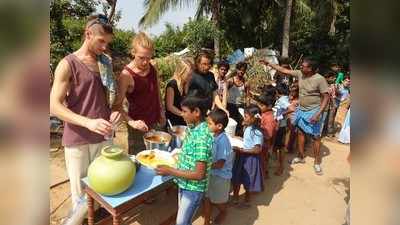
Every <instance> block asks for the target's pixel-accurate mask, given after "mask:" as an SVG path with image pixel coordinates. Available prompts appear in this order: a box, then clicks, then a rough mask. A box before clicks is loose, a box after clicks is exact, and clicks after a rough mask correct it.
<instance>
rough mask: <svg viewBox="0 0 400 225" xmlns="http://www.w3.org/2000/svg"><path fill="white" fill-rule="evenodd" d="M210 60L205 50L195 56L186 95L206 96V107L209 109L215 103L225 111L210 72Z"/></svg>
mask: <svg viewBox="0 0 400 225" xmlns="http://www.w3.org/2000/svg"><path fill="white" fill-rule="evenodd" d="M212 61H213V59H212V57H211V56H210V55H209V54H207V53H205V52H202V53H200V54H198V55H197V56H196V58H195V64H196V65H195V69H194V71H193V74H192V79H191V80H190V83H189V90H188V95H196V96H200V97H204V98H207V100H208V101H207V108H208V109H211V108H212V106H213V104H215V105H216V106H217V107H218V108H220V109H222V110H224V111H225V112H227V111H226V109H225V108H224V107H223V105H222V102H221V100H220V99H219V97H218V95H217V88H218V85H217V83H216V82H215V78H214V74H213V73H212V72H210V69H211V66H212ZM227 114H228V113H227ZM228 115H229V114H228Z"/></svg>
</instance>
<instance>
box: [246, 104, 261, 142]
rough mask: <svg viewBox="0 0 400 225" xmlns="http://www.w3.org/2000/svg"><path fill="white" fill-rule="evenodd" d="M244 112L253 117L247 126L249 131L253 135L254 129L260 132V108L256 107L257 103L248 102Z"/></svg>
mask: <svg viewBox="0 0 400 225" xmlns="http://www.w3.org/2000/svg"><path fill="white" fill-rule="evenodd" d="M244 113H245V114H248V115H250V116H252V117H255V120H254V123H253V124H250V125H249V126H250V127H251V132H252V133H253V135H255V132H256V130H258V131H260V132H261V133H262V129H261V118H260V117H261V110H260V108H258V106H257V105H254V104H250V105H249V106H247V107H246V108H245V109H244Z"/></svg>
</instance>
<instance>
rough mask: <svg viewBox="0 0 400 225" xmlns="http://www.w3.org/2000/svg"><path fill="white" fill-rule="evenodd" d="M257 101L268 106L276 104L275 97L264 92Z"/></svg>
mask: <svg viewBox="0 0 400 225" xmlns="http://www.w3.org/2000/svg"><path fill="white" fill-rule="evenodd" d="M256 100H257V102H259V103H261V104H263V105H266V106H267V107H271V108H272V107H273V106H274V105H275V97H274V96H270V95H265V94H262V95H260V96H258V97H257V98H256Z"/></svg>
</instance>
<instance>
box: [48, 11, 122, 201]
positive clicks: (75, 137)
mask: <svg viewBox="0 0 400 225" xmlns="http://www.w3.org/2000/svg"><path fill="white" fill-rule="evenodd" d="M84 35H85V40H84V42H83V44H82V46H81V47H80V48H79V49H78V50H77V51H76V52H74V53H72V54H70V55H68V56H66V57H65V58H64V59H62V60H61V61H60V63H59V64H58V66H57V68H56V71H55V78H54V83H53V87H52V90H51V94H50V112H51V114H53V115H55V116H57V117H58V118H60V119H61V120H63V121H64V122H65V126H64V134H63V139H62V142H63V145H64V146H65V149H64V150H65V160H66V167H67V172H68V176H69V180H70V185H71V198H72V207H73V208H75V207H76V206H77V204H78V202H79V199H80V198H81V197H82V196H83V192H82V186H81V181H80V180H81V178H83V177H85V176H86V173H87V168H88V166H89V164H90V163H91V162H92V161H93V160H94V158H95V157H96V156H97V155H98V154H99V153H100V149H101V148H102V147H103V146H104V145H106V144H109V143H108V141H105V139H104V135H109V134H110V133H111V130H112V124H116V123H118V121H119V119H120V117H121V116H120V113H119V112H113V113H111V110H110V109H109V107H108V105H107V100H106V93H105V91H104V87H103V85H102V82H101V78H100V74H99V67H98V64H97V56H98V55H100V54H102V53H103V52H104V51H105V50H106V48H107V45H108V44H109V43H110V42H111V40H112V38H113V30H112V26H111V25H110V24H109V23H108V21H107V17H105V16H103V15H97V16H91V17H89V19H88V22H87V24H86V27H85V33H84Z"/></svg>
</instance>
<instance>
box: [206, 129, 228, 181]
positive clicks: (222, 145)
mask: <svg viewBox="0 0 400 225" xmlns="http://www.w3.org/2000/svg"><path fill="white" fill-rule="evenodd" d="M218 160H225V163H224V167H222V168H221V169H211V175H215V176H219V177H222V178H224V179H231V178H232V167H233V151H232V146H231V142H230V141H229V138H228V137H227V136H226V133H225V132H222V133H220V134H219V135H218V136H216V137H215V138H214V144H213V150H212V162H213V163H215V162H217V161H218Z"/></svg>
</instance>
